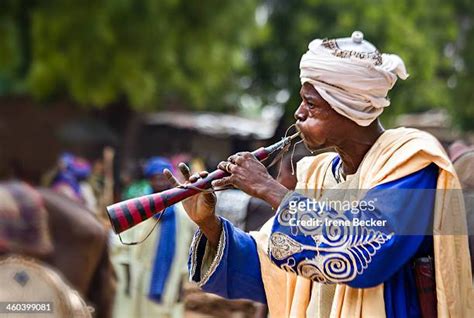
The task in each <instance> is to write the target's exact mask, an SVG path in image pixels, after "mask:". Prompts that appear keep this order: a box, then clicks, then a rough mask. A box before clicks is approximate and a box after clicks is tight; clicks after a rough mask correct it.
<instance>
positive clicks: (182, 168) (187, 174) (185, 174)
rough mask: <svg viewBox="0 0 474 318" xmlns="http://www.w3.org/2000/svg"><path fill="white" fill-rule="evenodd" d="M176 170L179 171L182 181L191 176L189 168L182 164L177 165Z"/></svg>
mask: <svg viewBox="0 0 474 318" xmlns="http://www.w3.org/2000/svg"><path fill="white" fill-rule="evenodd" d="M178 168H179V171H181V174H182V175H183V177H184V179H185V180H188V179H189V177H190V176H191V170H190V169H189V167H188V166H187V165H186V164H185V163H184V162H180V163H179V164H178Z"/></svg>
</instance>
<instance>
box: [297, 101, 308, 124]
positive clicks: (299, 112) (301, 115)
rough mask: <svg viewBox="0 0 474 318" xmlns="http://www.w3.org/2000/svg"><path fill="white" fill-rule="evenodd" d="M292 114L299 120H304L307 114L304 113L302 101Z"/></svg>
mask: <svg viewBox="0 0 474 318" xmlns="http://www.w3.org/2000/svg"><path fill="white" fill-rule="evenodd" d="M294 116H295V119H296V120H299V121H304V120H306V117H307V114H306V111H305V110H304V107H303V103H301V104H300V106H299V107H298V109H297V110H296V111H295V115H294Z"/></svg>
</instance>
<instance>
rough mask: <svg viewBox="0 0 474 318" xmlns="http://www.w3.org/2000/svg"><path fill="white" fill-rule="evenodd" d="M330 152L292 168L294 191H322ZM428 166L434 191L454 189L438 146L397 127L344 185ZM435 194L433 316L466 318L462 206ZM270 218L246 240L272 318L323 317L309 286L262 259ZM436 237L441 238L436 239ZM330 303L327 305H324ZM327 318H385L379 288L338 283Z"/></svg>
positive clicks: (455, 197)
mask: <svg viewBox="0 0 474 318" xmlns="http://www.w3.org/2000/svg"><path fill="white" fill-rule="evenodd" d="M333 158H334V153H325V154H322V155H318V156H316V157H308V158H305V159H303V160H302V161H300V162H299V163H298V169H297V173H298V185H297V189H303V190H304V191H303V192H305V193H307V194H308V192H309V191H315V193H313V195H315V194H316V195H317V193H316V192H318V191H320V190H321V189H323V182H324V176H325V172H326V171H328V169H330V166H331V162H332V159H333ZM430 163H435V164H436V165H437V166H438V167H439V168H440V171H439V175H438V182H437V188H438V190H440V191H442V190H449V189H460V188H461V186H460V184H459V181H458V178H457V176H456V173H455V171H454V168H453V165H452V164H451V162H450V161H449V159H448V157H447V155H446V153H445V152H444V150H443V148H442V146H441V145H440V144H439V142H438V141H437V140H436V139H435V138H433V137H432V136H431V135H429V134H427V133H424V132H421V131H418V130H415V129H406V128H399V129H393V130H388V131H386V132H385V133H384V134H383V135H382V136H381V137H380V138H379V139H378V140H377V142H376V143H375V144H374V145H373V146H372V148H371V149H370V150H369V152H368V153H367V154H366V156H365V158H364V160H363V161H362V163H361V165H360V166H359V169H358V172H357V173H356V175H354V178H352V179H351V182H350V184H351V185H352V186H354V185H356V186H358V187H359V189H370V188H373V187H375V186H377V185H378V184H382V183H386V182H389V181H393V180H396V179H399V178H401V177H404V176H407V175H409V174H411V173H413V172H416V171H418V170H420V169H423V168H424V167H426V166H428V165H429V164H430ZM440 191H438V192H437V196H436V200H435V211H434V229H433V231H434V234H435V235H434V237H433V240H434V254H435V255H434V256H435V269H436V291H437V297H438V316H439V317H456V318H457V317H472V316H473V314H474V310H473V304H472V302H473V300H474V293H473V288H472V277H471V271H470V259H469V250H468V242H467V236H466V235H465V234H463V235H460V234H458V235H453V233H467V229H466V218H465V210H464V202H463V198H462V193H461V191H444V192H442V193H440ZM272 222H273V219H271V220H270V221H269V222H268V223H267V224H265V226H264V227H263V228H262V230H261V231H259V232H253V233H252V235H253V237H254V238H255V239H256V241H257V245H258V250H259V258H260V262H261V268H262V278H263V282H264V286H265V292H266V295H267V300H268V305H269V308H270V315H271V316H272V317H304V316H311V317H318V316H320V317H327V315H324V314H323V312H317V311H315V308H314V306H309V304H310V302H311V298H312V297H315V296H317V295H315V293H314V291H313V293H312V292H311V290H312V289H311V284H316V283H312V282H311V281H309V280H308V279H306V278H303V277H299V276H296V275H295V274H292V273H287V272H285V271H283V270H281V269H280V268H278V267H277V266H275V265H274V264H272V263H271V262H270V260H269V258H268V255H267V254H266V253H267V249H268V237H269V234H270V230H271V224H272ZM442 233H445V234H443V235H441V234H442ZM328 301H329V302H331V301H330V300H328ZM329 305H330V306H329ZM328 306H329V307H330V309H329V311H330V317H385V303H384V295H383V284H381V285H379V286H376V287H373V288H367V289H357V288H351V287H349V286H347V285H344V284H338V285H337V286H336V291H335V295H334V298H333V300H332V304H328Z"/></svg>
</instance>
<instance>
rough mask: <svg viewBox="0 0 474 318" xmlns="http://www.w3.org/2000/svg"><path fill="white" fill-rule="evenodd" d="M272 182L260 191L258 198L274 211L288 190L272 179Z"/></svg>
mask: <svg viewBox="0 0 474 318" xmlns="http://www.w3.org/2000/svg"><path fill="white" fill-rule="evenodd" d="M272 181H273V182H269V183H268V185H267V186H265V187H264V189H262V191H261V196H260V198H261V199H262V200H264V201H266V202H267V203H268V204H270V205H271V206H272V208H273V209H275V210H276V209H278V207H279V206H280V204H281V202H282V200H283V198H284V197H285V196H286V195H287V194H288V192H289V191H290V190H288V189H287V188H285V187H284V186H283V185H282V184H281V183H279V182H277V181H276V180H274V179H272Z"/></svg>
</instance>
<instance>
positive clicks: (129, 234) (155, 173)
mask: <svg viewBox="0 0 474 318" xmlns="http://www.w3.org/2000/svg"><path fill="white" fill-rule="evenodd" d="M164 169H169V170H172V166H171V163H170V161H169V160H168V159H166V158H164V157H152V158H150V159H149V160H148V161H147V162H146V163H145V166H144V168H143V176H144V177H145V180H138V183H132V185H131V186H130V187H129V188H128V191H126V195H129V196H130V197H137V196H142V195H147V194H151V193H156V192H161V191H164V190H167V189H169V188H170V187H171V184H170V183H169V181H168V179H167V178H166V177H165V176H164V175H163V170H164ZM145 182H146V183H145ZM137 184H138V185H139V186H137V187H134V186H133V185H137ZM140 191H141V192H140ZM158 219H159V222H158ZM157 222H158V223H157ZM193 232H194V225H193V223H192V222H191V221H190V220H189V219H188V217H187V214H186V213H185V212H184V210H183V209H182V206H181V204H180V203H178V204H176V205H174V206H171V207H169V208H167V209H165V210H164V211H163V212H162V214H161V217H160V215H156V216H155V217H154V218H150V219H148V220H147V221H145V222H143V223H141V224H139V225H137V226H136V227H134V228H132V229H130V230H128V231H126V232H124V233H123V234H124V235H123V236H124V239H126V241H128V242H130V241H142V240H143V239H145V238H146V239H145V240H144V241H143V242H141V243H140V244H138V245H135V246H123V245H121V244H120V243H119V242H115V243H116V244H114V246H115V247H116V248H117V249H118V250H119V252H117V250H114V251H113V252H112V255H113V259H114V264H115V265H116V270H117V272H118V273H119V287H118V292H117V296H116V302H115V306H116V307H115V315H116V317H182V316H183V315H184V309H185V308H184V303H183V302H182V299H180V293H181V289H182V283H183V281H184V280H186V276H187V269H186V263H187V254H188V248H189V245H190V241H191V237H192V234H193ZM148 235H149V236H148Z"/></svg>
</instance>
